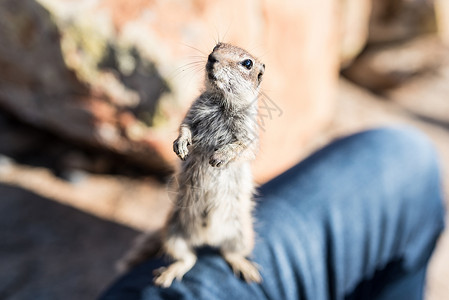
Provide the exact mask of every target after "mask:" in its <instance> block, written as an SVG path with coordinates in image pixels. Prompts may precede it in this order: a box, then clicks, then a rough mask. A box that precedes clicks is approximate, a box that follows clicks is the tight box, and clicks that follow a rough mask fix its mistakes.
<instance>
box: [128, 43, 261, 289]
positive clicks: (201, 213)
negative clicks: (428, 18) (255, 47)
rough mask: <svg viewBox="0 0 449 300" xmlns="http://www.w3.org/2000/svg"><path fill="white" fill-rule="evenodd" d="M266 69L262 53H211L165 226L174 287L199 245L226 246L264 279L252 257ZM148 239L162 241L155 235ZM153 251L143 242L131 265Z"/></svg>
mask: <svg viewBox="0 0 449 300" xmlns="http://www.w3.org/2000/svg"><path fill="white" fill-rule="evenodd" d="M245 59H251V60H252V62H253V65H252V68H251V69H250V70H248V69H247V68H246V67H245V66H243V65H242V61H244V60H245ZM211 62H212V63H211ZM264 70H265V66H264V65H263V64H262V63H261V62H260V61H258V60H257V59H256V58H255V57H253V56H252V55H250V54H249V53H248V52H246V51H245V50H243V49H241V48H238V47H235V46H232V45H230V44H224V43H219V44H217V45H216V46H215V47H214V50H213V51H212V53H211V55H210V56H209V60H208V65H206V76H205V77H206V80H205V91H204V92H203V93H202V94H201V95H200V96H199V98H198V99H196V101H195V102H194V103H193V104H192V106H191V108H190V110H189V111H188V113H187V115H186V117H185V118H184V120H183V122H182V124H181V126H180V131H179V137H178V138H177V139H176V140H175V142H174V143H173V148H174V151H175V152H176V154H177V155H178V156H179V157H180V158H181V159H182V160H183V162H182V166H181V170H180V172H179V173H178V174H177V176H176V183H177V188H178V190H177V192H178V193H177V197H176V200H175V203H174V207H173V209H172V211H171V213H170V215H169V218H168V220H167V223H166V225H165V227H164V230H163V231H162V249H163V251H164V252H165V253H166V254H168V255H169V256H170V257H172V258H173V259H174V260H175V262H174V263H172V264H171V265H170V266H169V267H168V268H166V269H163V270H159V274H158V276H156V278H155V283H156V284H158V285H161V286H164V287H167V286H170V285H171V283H172V281H173V279H175V278H177V279H181V278H182V276H183V275H184V274H185V273H186V272H187V271H188V270H190V268H192V267H193V265H194V264H195V262H196V254H195V250H194V249H195V247H198V246H202V245H209V246H213V247H216V248H217V249H219V250H220V252H221V254H222V255H223V257H224V258H225V259H226V261H227V262H228V263H229V265H230V266H231V267H232V269H233V271H234V272H235V273H236V274H241V275H242V276H243V278H244V279H245V280H247V281H256V282H259V281H260V279H261V278H260V275H259V272H258V270H257V268H256V267H255V266H254V264H253V263H251V262H250V261H249V260H247V259H246V258H245V257H246V256H248V255H249V254H250V253H251V251H252V249H253V246H254V232H253V220H252V216H251V212H252V209H253V193H254V182H253V178H252V174H251V169H250V161H251V160H252V159H254V158H255V155H256V152H257V149H258V128H257V97H258V93H259V85H260V81H261V79H262V75H263V73H264ZM144 239H145V238H144ZM147 240H148V243H150V242H153V243H154V235H148V236H147ZM155 245H156V244H155ZM139 248H141V249H143V250H142V251H141V253H139V250H138V249H139ZM148 248H149V247H148V245H146V246H145V243H144V242H142V240H141V241H140V244H139V246H137V249H134V250H133V251H132V252H130V255H128V257H127V258H126V259H127V262H128V263H129V264H132V263H134V262H137V261H139V260H141V257H139V255H140V256H142V255H145V254H148V253H149V251H148ZM150 248H151V247H150ZM153 248H154V249H155V248H156V247H153ZM144 250H146V251H144Z"/></svg>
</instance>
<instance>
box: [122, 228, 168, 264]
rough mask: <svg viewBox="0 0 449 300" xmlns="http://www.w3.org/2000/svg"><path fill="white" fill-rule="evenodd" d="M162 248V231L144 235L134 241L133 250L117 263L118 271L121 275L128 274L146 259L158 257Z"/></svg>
mask: <svg viewBox="0 0 449 300" xmlns="http://www.w3.org/2000/svg"><path fill="white" fill-rule="evenodd" d="M161 248H162V232H161V230H157V231H151V232H146V233H143V234H141V235H139V236H138V237H137V238H136V239H135V240H134V243H133V245H132V246H131V249H129V250H128V252H127V253H126V254H125V255H124V256H123V257H122V258H121V259H120V260H119V261H118V262H117V264H116V269H117V271H118V272H119V273H123V272H126V271H128V270H129V269H131V268H132V267H134V266H136V265H138V264H140V263H142V262H143V261H145V260H146V259H148V258H151V257H154V256H156V255H157V254H158V252H159V251H160V250H161Z"/></svg>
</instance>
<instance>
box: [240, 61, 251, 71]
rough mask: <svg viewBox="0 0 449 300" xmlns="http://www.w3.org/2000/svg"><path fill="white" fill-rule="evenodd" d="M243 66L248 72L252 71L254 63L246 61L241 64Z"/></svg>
mask: <svg viewBox="0 0 449 300" xmlns="http://www.w3.org/2000/svg"><path fill="white" fill-rule="evenodd" d="M241 64H242V66H244V67H245V68H247V69H248V70H251V68H252V67H253V61H252V60H251V59H245V60H244V61H242V62H241Z"/></svg>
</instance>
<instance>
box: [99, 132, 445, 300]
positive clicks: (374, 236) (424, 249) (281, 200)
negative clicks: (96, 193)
mask: <svg viewBox="0 0 449 300" xmlns="http://www.w3.org/2000/svg"><path fill="white" fill-rule="evenodd" d="M254 215H255V219H256V222H255V229H256V232H257V238H256V246H255V249H254V251H253V257H252V259H253V260H254V261H255V262H256V263H257V264H258V265H259V266H260V270H261V275H262V277H263V282H262V283H261V284H254V283H252V284H247V283H245V282H244V281H243V280H242V279H240V278H237V277H236V276H235V275H234V274H233V273H232V270H231V269H230V267H229V266H228V265H227V264H226V262H225V261H224V260H223V259H222V258H221V257H220V256H219V255H218V254H217V253H216V252H214V251H212V250H209V249H202V250H200V257H199V260H198V262H197V263H196V265H195V266H194V267H193V269H192V270H191V271H189V272H188V273H187V274H186V275H185V276H184V278H183V280H182V281H175V282H174V283H173V284H172V286H171V287H170V288H168V289H162V288H159V287H155V286H153V285H152V270H153V269H155V268H158V267H159V266H162V265H165V264H167V262H166V260H164V259H154V260H150V261H147V262H146V263H144V264H142V265H140V266H137V267H136V268H134V269H133V270H131V271H130V272H129V273H128V274H125V275H124V276H123V277H121V278H119V279H118V280H117V282H116V283H115V284H113V285H112V287H110V288H109V289H108V290H107V291H106V292H105V293H104V294H103V295H102V297H101V299H104V300H106V299H309V300H321V299H399V300H400V299H408V300H409V299H422V293H423V289H424V281H425V280H424V279H425V271H426V266H427V263H428V259H429V257H430V255H431V253H432V251H433V249H434V246H435V242H436V240H437V238H438V236H439V234H440V233H441V231H442V229H443V226H444V207H443V204H442V193H441V187H440V177H439V168H438V163H437V159H436V154H435V151H434V149H433V147H432V146H431V145H430V143H429V142H428V140H427V139H426V138H425V137H423V135H422V134H420V133H419V132H417V131H415V130H413V129H410V128H397V129H377V130H370V131H365V132H362V133H358V134H355V135H352V136H349V137H346V138H343V139H340V140H338V141H335V142H334V143H332V144H331V145H329V146H327V147H326V148H324V149H322V150H320V151H318V152H316V153H315V154H313V155H312V156H310V157H309V158H307V159H306V160H304V161H303V162H301V163H300V164H298V165H296V166H295V167H293V168H292V169H290V170H288V171H286V172H285V173H283V174H282V175H280V176H278V177H277V178H275V179H273V180H272V181H270V182H268V183H267V184H265V185H263V186H262V187H261V188H260V189H259V194H258V196H257V208H256V210H255V213H254Z"/></svg>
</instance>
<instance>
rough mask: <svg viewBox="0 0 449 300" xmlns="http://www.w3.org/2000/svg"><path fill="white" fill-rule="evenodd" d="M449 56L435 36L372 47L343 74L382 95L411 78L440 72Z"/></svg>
mask: <svg viewBox="0 0 449 300" xmlns="http://www.w3.org/2000/svg"><path fill="white" fill-rule="evenodd" d="M447 53H448V49H447V48H446V47H444V46H443V44H442V43H441V41H440V39H439V38H438V37H437V36H436V35H428V36H421V37H417V38H414V39H411V40H408V41H404V42H401V43H393V44H384V45H377V46H371V47H369V48H367V49H366V50H365V51H364V52H363V53H362V54H361V55H360V56H359V57H358V58H357V59H356V60H355V61H354V62H353V63H352V64H351V66H349V67H348V68H347V69H345V70H344V71H343V74H344V75H345V76H346V77H347V78H349V79H350V80H351V81H353V82H355V83H357V84H359V85H361V86H363V87H365V88H368V89H370V90H371V91H373V92H376V93H383V92H384V91H385V90H387V89H391V88H394V87H397V86H399V85H400V84H402V83H404V82H406V81H408V80H410V79H411V78H414V77H417V76H422V75H424V74H428V73H433V72H437V70H438V69H439V68H440V67H441V65H442V61H444V60H445V59H447V57H448V54H447Z"/></svg>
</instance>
